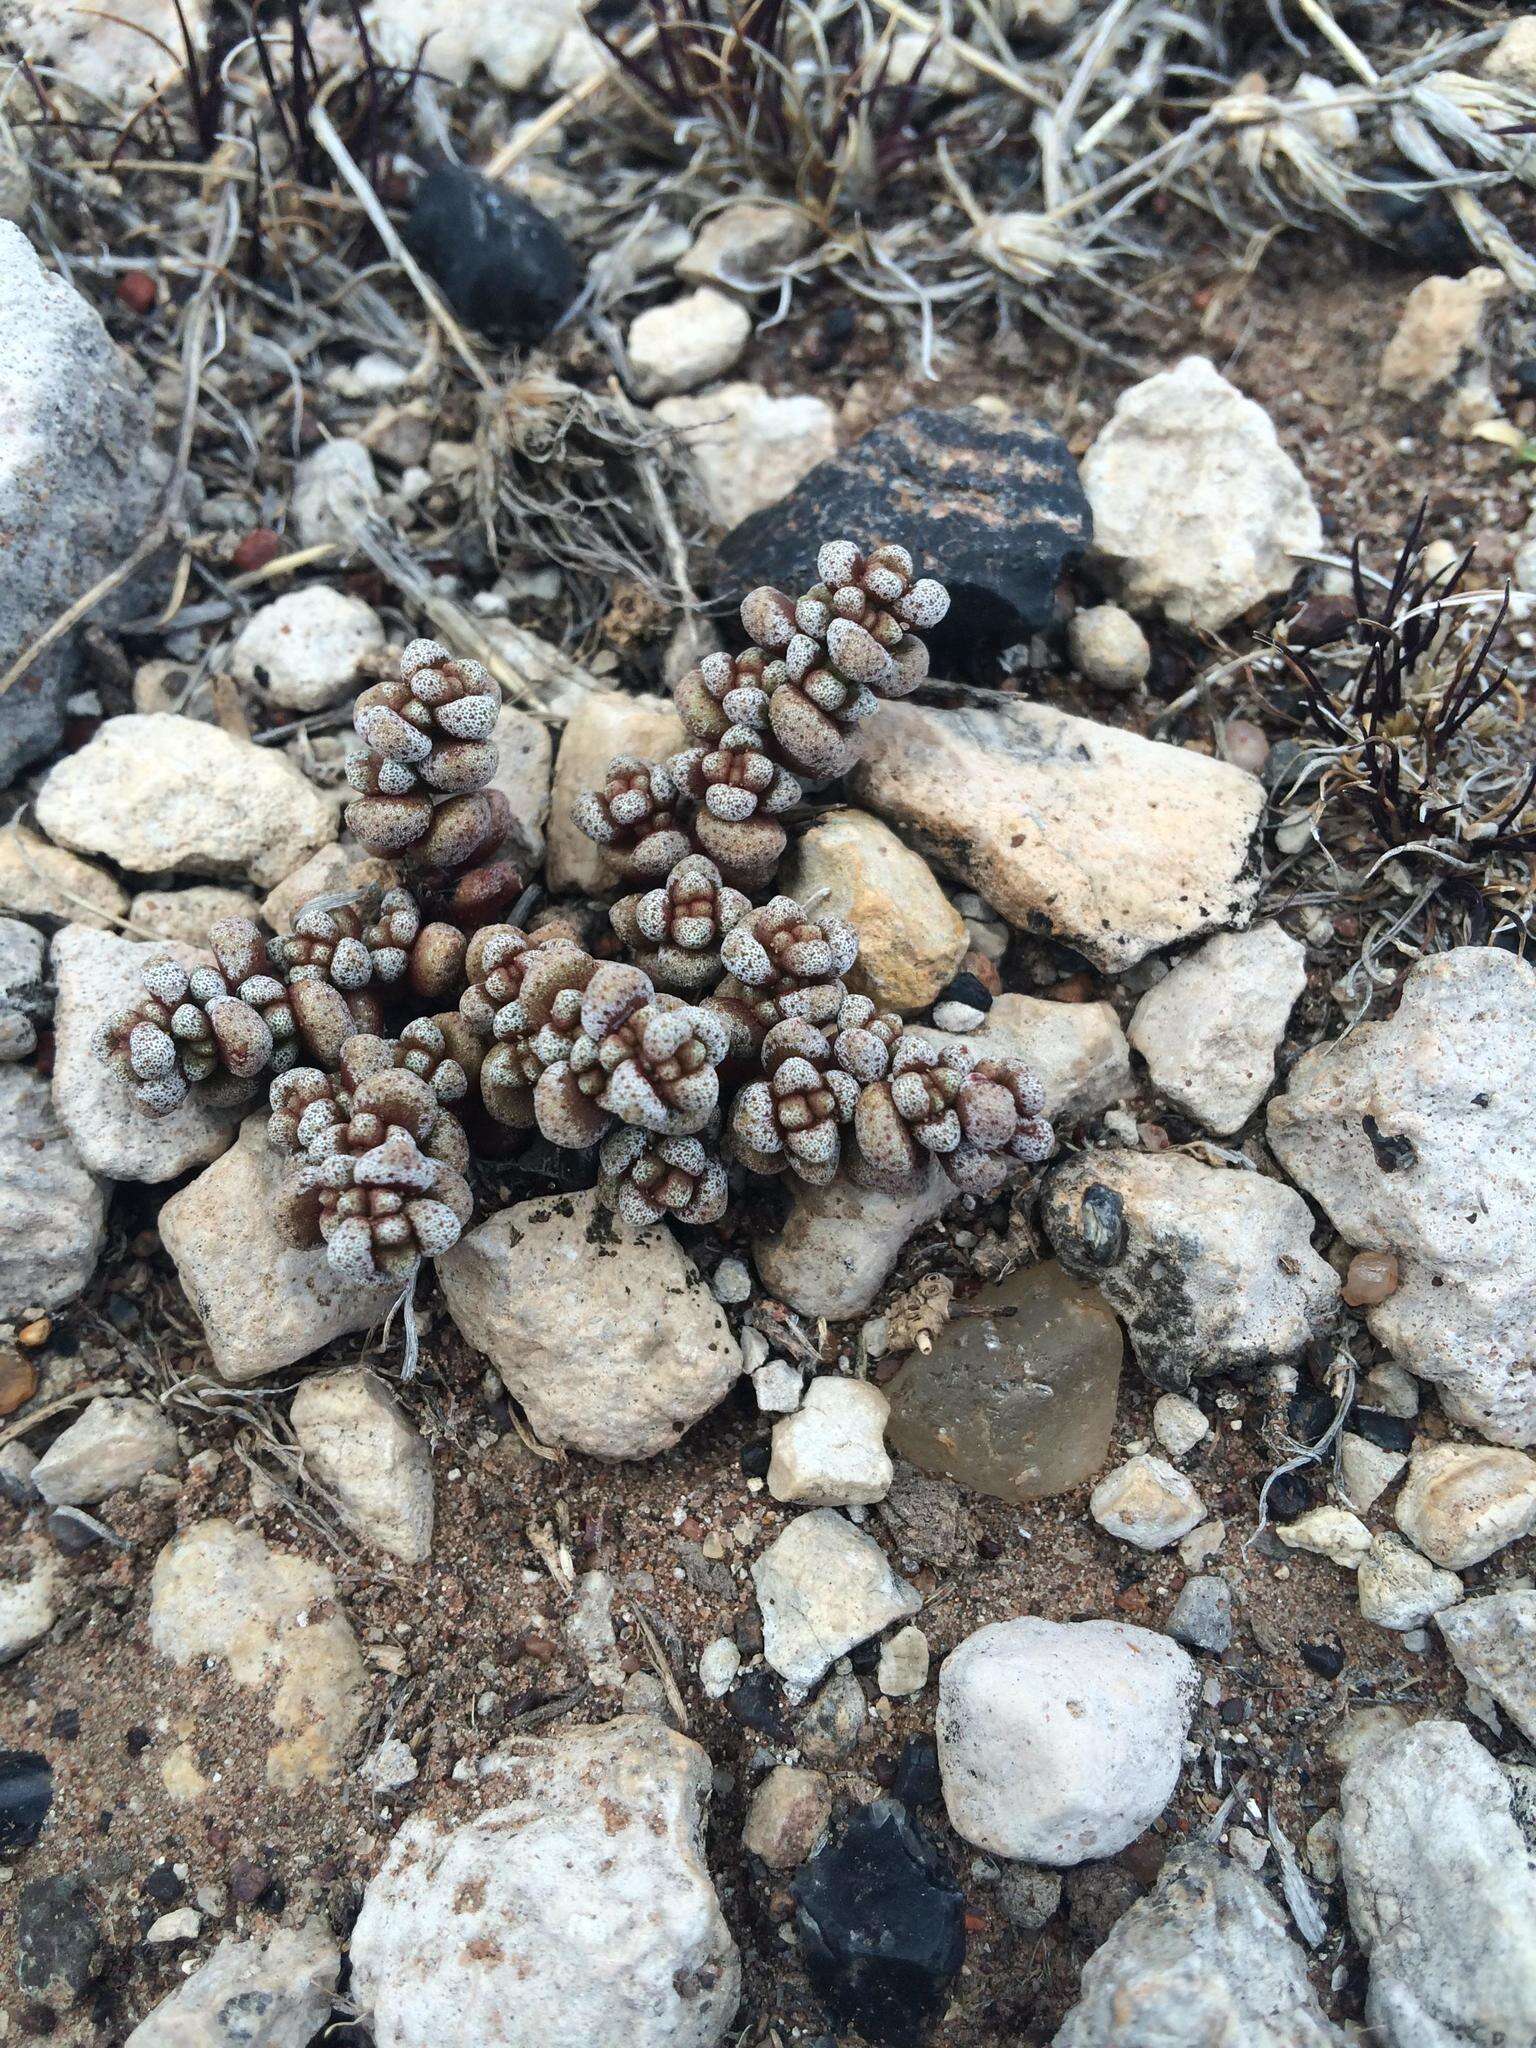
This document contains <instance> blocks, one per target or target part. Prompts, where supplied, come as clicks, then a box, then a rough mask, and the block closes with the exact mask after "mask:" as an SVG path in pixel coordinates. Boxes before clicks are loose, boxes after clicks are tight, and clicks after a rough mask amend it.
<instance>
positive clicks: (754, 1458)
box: [741, 1439, 773, 1479]
mask: <svg viewBox="0 0 1536 2048" xmlns="http://www.w3.org/2000/svg"><path fill="white" fill-rule="evenodd" d="M772 1461H773V1447H772V1446H771V1445H770V1444H769V1443H768V1442H767V1441H766V1439H765V1440H764V1441H763V1442H761V1443H755V1444H744V1445H743V1446H742V1452H741V1469H742V1471H743V1472H745V1473H746V1475H747V1477H748V1478H749V1479H766V1478H767V1477H768V1467H769V1465H770V1464H771V1463H772Z"/></svg>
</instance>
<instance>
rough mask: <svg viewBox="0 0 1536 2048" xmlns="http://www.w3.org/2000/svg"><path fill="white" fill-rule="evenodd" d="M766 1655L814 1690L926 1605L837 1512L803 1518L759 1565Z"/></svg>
mask: <svg viewBox="0 0 1536 2048" xmlns="http://www.w3.org/2000/svg"><path fill="white" fill-rule="evenodd" d="M752 1583H753V1585H754V1586H755V1587H756V1588H757V1600H758V1605H759V1607H760V1608H761V1609H762V1616H763V1655H764V1657H765V1658H766V1659H767V1661H768V1663H769V1664H771V1665H772V1667H773V1669H774V1670H775V1671H777V1672H778V1674H779V1676H780V1677H781V1678H783V1679H785V1680H786V1681H787V1682H788V1683H789V1684H790V1685H796V1686H804V1687H809V1686H812V1685H814V1684H815V1683H816V1681H817V1679H819V1678H820V1677H822V1676H823V1674H824V1673H825V1672H826V1671H827V1670H828V1669H829V1668H830V1667H831V1665H832V1664H834V1663H835V1662H836V1660H837V1659H838V1658H839V1657H841V1656H844V1655H845V1654H846V1653H847V1652H848V1651H849V1650H851V1649H854V1648H855V1647H856V1646H857V1645H858V1644H859V1643H862V1642H867V1641H868V1639H869V1638H870V1637H871V1636H873V1635H878V1634H879V1633H880V1631H881V1629H883V1628H884V1627H886V1625H887V1624H888V1623H890V1622H893V1621H903V1620H905V1619H907V1618H908V1617H909V1616H910V1615H914V1614H916V1613H917V1611H918V1609H919V1608H920V1607H921V1606H922V1604H923V1603H922V1600H921V1598H920V1596H919V1595H918V1593H917V1592H916V1590H915V1589H914V1588H913V1587H911V1586H909V1585H908V1584H907V1582H906V1580H905V1579H900V1578H898V1577H897V1576H896V1574H895V1573H894V1572H893V1571H892V1570H891V1567H890V1564H889V1563H888V1561H887V1559H886V1555H885V1552H884V1551H883V1550H882V1549H881V1548H880V1546H879V1544H878V1543H876V1541H875V1540H874V1538H873V1537H872V1536H866V1535H865V1534H864V1532H863V1530H862V1529H855V1528H854V1526H853V1524H852V1523H851V1522H847V1521H844V1519H843V1517H842V1516H841V1515H839V1514H837V1513H836V1512H834V1510H833V1509H831V1508H816V1509H814V1510H813V1511H812V1512H811V1513H810V1514H808V1515H800V1516H798V1517H797V1518H796V1519H795V1520H794V1521H793V1522H791V1523H790V1525H789V1527H788V1528H787V1529H786V1530H785V1531H784V1533H783V1535H782V1536H779V1537H777V1538H776V1539H775V1541H774V1542H772V1543H770V1544H769V1546H768V1548H767V1549H766V1550H765V1551H764V1552H763V1554H762V1556H761V1557H760V1558H759V1559H758V1560H757V1562H756V1564H754V1565H753V1567H752Z"/></svg>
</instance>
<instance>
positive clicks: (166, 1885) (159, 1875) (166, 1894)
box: [144, 1863, 186, 1906]
mask: <svg viewBox="0 0 1536 2048" xmlns="http://www.w3.org/2000/svg"><path fill="white" fill-rule="evenodd" d="M144 1890H145V1892H146V1894H147V1895H148V1896H149V1897H150V1898H152V1899H153V1900H154V1902H155V1904H156V1905H157V1906H174V1905H175V1903H176V1901H177V1900H178V1899H179V1898H180V1897H181V1895H182V1893H183V1892H184V1891H185V1890H186V1886H185V1885H184V1884H183V1883H182V1881H181V1879H180V1878H179V1877H178V1876H177V1875H176V1873H175V1871H174V1870H173V1869H172V1868H171V1866H170V1864H169V1863H157V1864H156V1865H155V1867H154V1869H153V1870H152V1871H151V1872H150V1873H149V1875H148V1877H146V1878H145V1880H144Z"/></svg>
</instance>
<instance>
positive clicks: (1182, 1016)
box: [1130, 923, 1307, 1135]
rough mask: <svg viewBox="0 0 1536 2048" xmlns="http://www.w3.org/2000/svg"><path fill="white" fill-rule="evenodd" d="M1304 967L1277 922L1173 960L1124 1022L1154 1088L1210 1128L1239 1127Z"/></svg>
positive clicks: (1263, 1088) (1256, 1098) (1264, 1077)
mask: <svg viewBox="0 0 1536 2048" xmlns="http://www.w3.org/2000/svg"><path fill="white" fill-rule="evenodd" d="M1306 961H1307V949H1306V947H1305V946H1303V945H1302V944H1301V943H1300V942H1299V941H1298V940H1296V939H1293V938H1292V937H1291V936H1290V934H1289V933H1288V932H1285V931H1283V930H1282V929H1281V928H1280V926H1279V925H1278V924H1274V923H1268V924H1258V925H1255V926H1254V927H1253V929H1252V930H1251V931H1246V932H1221V933H1218V935H1217V936H1216V937H1215V938H1214V939H1207V940H1206V942H1205V944H1204V945H1203V946H1202V947H1201V948H1200V949H1199V951H1198V952H1196V953H1191V954H1190V955H1189V956H1188V957H1187V958H1186V959H1183V960H1181V961H1179V963H1178V964H1177V966H1175V967H1174V968H1173V970H1172V972H1171V973H1169V974H1167V975H1165V976H1164V978H1163V979H1162V980H1161V981H1160V982H1159V983H1158V984H1157V986H1156V987H1155V988H1151V989H1149V990H1148V991H1147V993H1146V994H1145V995H1144V996H1143V997H1142V999H1141V1001H1140V1002H1139V1003H1138V1004H1137V1005H1136V1014H1135V1015H1134V1016H1133V1017H1132V1019H1131V1029H1130V1040H1131V1044H1132V1045H1133V1046H1134V1047H1135V1048H1136V1050H1137V1052H1139V1053H1140V1054H1141V1056H1142V1058H1143V1059H1144V1060H1145V1061H1146V1063H1147V1071H1148V1073H1149V1074H1150V1075H1151V1077H1152V1084H1153V1086H1154V1087H1155V1088H1157V1089H1158V1090H1159V1092H1160V1093H1161V1094H1163V1095H1166V1096H1167V1098H1168V1100H1169V1101H1170V1102H1171V1103H1173V1104H1174V1105H1175V1107H1176V1108H1179V1109H1182V1110H1184V1111H1186V1112H1187V1114H1188V1115H1190V1116H1192V1117H1194V1118H1195V1119H1196V1121H1197V1122H1199V1123H1202V1124H1204V1126H1205V1128H1206V1129H1207V1130H1208V1131H1215V1132H1217V1133H1218V1135H1225V1134H1226V1133H1228V1132H1231V1131H1235V1130H1238V1129H1239V1128H1240V1127H1241V1126H1242V1125H1243V1124H1245V1123H1246V1122H1247V1121H1248V1119H1249V1117H1250V1116H1252V1114H1253V1112H1254V1111H1255V1110H1256V1109H1257V1108H1258V1106H1259V1104H1260V1103H1261V1102H1262V1101H1263V1100H1264V1097H1265V1096H1266V1095H1267V1094H1268V1092H1269V1089H1270V1086H1271V1084H1272V1082H1273V1081H1274V1078H1275V1051H1276V1048H1277V1047H1278V1046H1279V1044H1280V1041H1281V1039H1282V1038H1283V1037H1284V1036H1285V1026H1286V1020H1287V1018H1288V1017H1289V1016H1290V1014H1291V1011H1292V1009H1293V1007H1294V1006H1295V1003H1296V999H1297V997H1298V996H1299V995H1300V994H1301V992H1302V990H1303V989H1304V988H1305V987H1306V985H1307V966H1306Z"/></svg>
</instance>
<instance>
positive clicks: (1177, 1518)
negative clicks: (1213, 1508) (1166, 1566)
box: [1088, 1451, 1205, 1550]
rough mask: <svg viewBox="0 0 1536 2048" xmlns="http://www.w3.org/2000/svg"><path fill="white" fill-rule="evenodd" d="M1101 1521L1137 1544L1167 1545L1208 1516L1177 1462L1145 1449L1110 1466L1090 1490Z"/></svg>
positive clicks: (1140, 1546) (1091, 1507)
mask: <svg viewBox="0 0 1536 2048" xmlns="http://www.w3.org/2000/svg"><path fill="white" fill-rule="evenodd" d="M1088 1511H1089V1513H1090V1514H1091V1515H1092V1516H1093V1519H1094V1520H1095V1521H1096V1522H1097V1523H1098V1525H1099V1527H1100V1528H1101V1529H1103V1530H1105V1531H1106V1533H1107V1534H1109V1535H1111V1536H1118V1537H1119V1538H1120V1539H1121V1541H1122V1542H1124V1543H1134V1544H1135V1546H1136V1548H1137V1549H1138V1550H1166V1549H1167V1548H1168V1546H1169V1544H1170V1543H1177V1542H1178V1540H1179V1538H1180V1537H1181V1536H1187V1535H1188V1534H1189V1532H1190V1530H1191V1529H1193V1528H1195V1527H1196V1526H1197V1525H1198V1524H1199V1523H1200V1522H1202V1521H1203V1520H1204V1519H1205V1507H1204V1505H1203V1503H1202V1501H1201V1499H1200V1496H1199V1494H1198V1493H1196V1491H1195V1489H1194V1487H1193V1486H1192V1485H1191V1484H1190V1482H1189V1481H1188V1480H1187V1479H1186V1478H1185V1477H1184V1474H1183V1473H1182V1472H1181V1471H1180V1470H1179V1469H1178V1467H1177V1466H1176V1465H1170V1464H1169V1463H1168V1460H1167V1459H1166V1458H1154V1457H1153V1456H1152V1455H1151V1454H1150V1453H1149V1452H1146V1451H1143V1452H1141V1453H1139V1454H1138V1455H1137V1456H1136V1457H1134V1458H1127V1459H1126V1461H1125V1463H1124V1464H1123V1465H1117V1466H1116V1467H1115V1469H1114V1470H1113V1471H1112V1472H1106V1473H1105V1475H1104V1477H1103V1478H1102V1479H1101V1480H1100V1481H1099V1483H1098V1485H1097V1486H1096V1487H1095V1488H1094V1489H1093V1492H1092V1493H1091V1494H1090V1495H1089V1496H1088Z"/></svg>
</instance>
